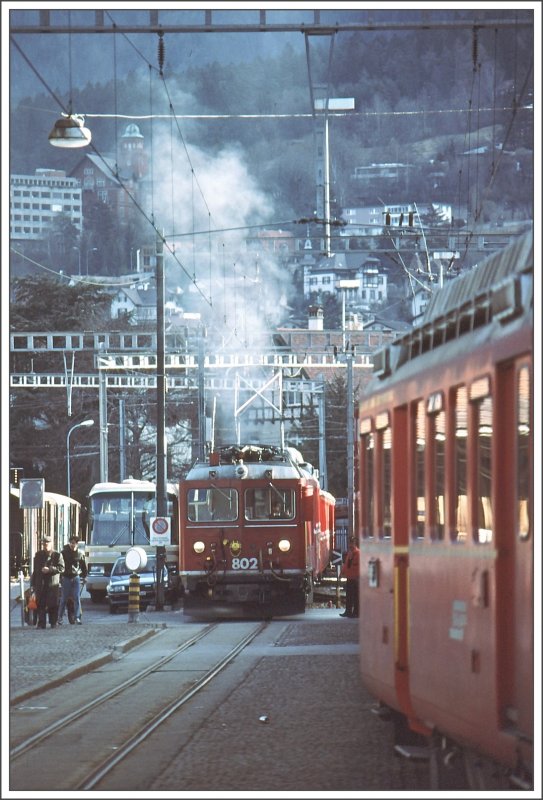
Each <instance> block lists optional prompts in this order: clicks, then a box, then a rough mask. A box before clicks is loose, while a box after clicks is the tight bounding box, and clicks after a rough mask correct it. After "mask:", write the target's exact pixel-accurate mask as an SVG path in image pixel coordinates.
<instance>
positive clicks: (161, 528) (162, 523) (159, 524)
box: [153, 517, 169, 534]
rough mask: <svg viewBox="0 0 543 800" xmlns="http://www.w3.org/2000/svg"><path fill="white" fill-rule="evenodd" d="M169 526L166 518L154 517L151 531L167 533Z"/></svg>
mask: <svg viewBox="0 0 543 800" xmlns="http://www.w3.org/2000/svg"><path fill="white" fill-rule="evenodd" d="M168 528H169V523H168V520H167V519H164V517H156V518H155V519H154V520H153V531H154V532H155V533H158V534H163V533H167V532H168Z"/></svg>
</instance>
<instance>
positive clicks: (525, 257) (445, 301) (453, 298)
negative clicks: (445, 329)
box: [421, 230, 534, 325]
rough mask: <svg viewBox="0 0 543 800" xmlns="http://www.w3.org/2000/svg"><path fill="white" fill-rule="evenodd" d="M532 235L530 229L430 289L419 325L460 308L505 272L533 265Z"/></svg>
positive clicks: (518, 271) (506, 274)
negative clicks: (496, 251)
mask: <svg viewBox="0 0 543 800" xmlns="http://www.w3.org/2000/svg"><path fill="white" fill-rule="evenodd" d="M533 249H534V235H533V231H532V230H530V231H528V232H527V233H525V234H523V235H522V236H520V237H519V238H518V239H516V240H515V241H514V242H513V243H512V244H510V245H509V246H508V247H506V248H505V249H504V250H502V251H501V252H499V253H495V254H494V255H491V256H489V257H488V258H486V259H485V260H484V261H482V262H481V263H480V264H479V265H477V266H475V267H473V269H472V270H471V271H470V272H469V273H468V274H467V275H462V276H460V277H458V278H456V279H455V280H453V281H452V282H451V283H449V284H448V285H447V286H444V287H443V288H442V289H440V290H439V291H437V292H434V294H433V295H432V298H431V300H430V302H429V303H428V306H427V307H426V311H425V313H424V315H423V318H422V323H421V324H422V325H426V324H427V323H429V322H432V320H434V319H437V318H438V317H442V316H444V315H446V314H448V313H449V312H450V311H452V310H453V309H456V308H460V307H461V306H462V305H464V303H467V302H468V301H469V300H471V299H472V298H474V297H476V296H477V295H479V294H482V293H484V292H487V291H489V289H491V288H492V287H494V286H496V285H497V284H499V283H500V281H502V280H503V279H504V278H506V277H507V276H508V275H513V274H514V273H520V272H524V271H525V270H526V269H528V268H530V267H531V266H532V265H533V258H534V253H533Z"/></svg>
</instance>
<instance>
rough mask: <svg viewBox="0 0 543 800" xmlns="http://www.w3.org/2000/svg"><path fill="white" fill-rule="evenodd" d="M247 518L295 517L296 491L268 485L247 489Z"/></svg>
mask: <svg viewBox="0 0 543 800" xmlns="http://www.w3.org/2000/svg"><path fill="white" fill-rule="evenodd" d="M244 500H245V519H250V520H264V519H266V520H269V519H294V516H295V514H296V507H295V498H294V491H293V490H292V489H279V488H278V487H277V486H266V487H262V488H260V489H246V490H245V496H244Z"/></svg>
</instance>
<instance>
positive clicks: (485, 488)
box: [476, 397, 494, 544]
mask: <svg viewBox="0 0 543 800" xmlns="http://www.w3.org/2000/svg"><path fill="white" fill-rule="evenodd" d="M477 411H478V413H477V518H478V519H477V523H478V524H477V528H476V536H477V542H479V543H480V544H485V543H488V542H491V541H492V537H493V527H494V524H493V516H492V492H491V488H492V398H491V397H485V398H484V400H481V401H480V402H478V403H477Z"/></svg>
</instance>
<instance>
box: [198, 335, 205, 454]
mask: <svg viewBox="0 0 543 800" xmlns="http://www.w3.org/2000/svg"><path fill="white" fill-rule="evenodd" d="M205 335H206V330H205V328H204V326H203V325H202V326H200V336H199V339H198V460H199V461H204V460H205V456H206V452H205V443H206V403H205V383H204V372H205V353H204V339H205Z"/></svg>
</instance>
